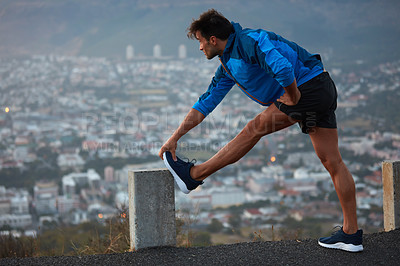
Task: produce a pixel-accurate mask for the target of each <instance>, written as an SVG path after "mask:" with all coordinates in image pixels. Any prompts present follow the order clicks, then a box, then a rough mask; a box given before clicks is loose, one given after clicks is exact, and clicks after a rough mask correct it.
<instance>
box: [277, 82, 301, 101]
mask: <svg viewBox="0 0 400 266" xmlns="http://www.w3.org/2000/svg"><path fill="white" fill-rule="evenodd" d="M284 89H285V93H284V94H283V95H282V96H281V97H280V98H279V99H277V101H278V102H281V103H284V104H286V105H296V104H297V103H298V102H299V100H300V97H301V93H300V91H299V89H298V88H297V83H296V79H295V80H294V81H293V83H292V84H290V85H289V86H287V87H284Z"/></svg>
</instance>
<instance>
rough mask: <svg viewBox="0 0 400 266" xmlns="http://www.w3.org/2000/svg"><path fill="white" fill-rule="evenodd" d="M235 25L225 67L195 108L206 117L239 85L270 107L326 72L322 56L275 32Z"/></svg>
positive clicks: (220, 69) (221, 66) (252, 97)
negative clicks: (294, 87)
mask: <svg viewBox="0 0 400 266" xmlns="http://www.w3.org/2000/svg"><path fill="white" fill-rule="evenodd" d="M232 25H233V27H234V29H235V32H234V33H232V34H231V35H230V36H229V38H228V42H227V44H226V46H225V50H224V52H223V54H222V56H220V60H221V65H220V66H219V67H218V69H217V71H216V72H215V75H214V77H213V79H212V81H211V84H210V86H209V87H208V89H207V91H206V92H205V93H204V94H203V95H201V96H200V98H199V99H198V101H197V102H196V103H195V104H194V105H193V108H194V109H196V110H198V111H199V112H201V113H202V114H203V115H205V116H207V115H208V114H209V113H211V112H212V111H213V110H214V109H215V107H216V106H217V105H218V104H219V103H220V102H221V101H222V99H223V98H224V97H225V95H226V94H227V93H228V92H229V91H230V89H231V88H232V87H233V85H235V84H237V85H238V87H239V88H240V89H241V90H242V91H243V92H244V93H245V94H246V95H247V96H248V97H250V98H251V99H252V100H254V101H256V102H257V103H259V104H261V105H264V106H269V105H270V104H271V103H273V102H274V101H275V100H276V99H278V98H279V97H280V96H282V95H283V93H284V92H285V90H284V88H283V87H287V86H289V85H290V84H292V83H293V81H294V80H295V79H296V82H297V86H300V85H301V84H303V83H305V82H307V81H309V80H310V79H312V78H313V77H315V76H317V75H319V74H320V73H322V72H323V69H324V67H323V65H322V62H321V58H320V56H319V55H318V54H310V53H309V52H307V51H306V50H305V49H304V48H302V47H300V46H299V45H297V44H296V43H294V42H290V41H288V40H286V39H284V38H282V37H281V36H279V35H277V34H275V33H273V32H270V31H265V30H262V29H258V30H253V29H242V27H241V26H240V25H239V24H238V23H233V22H232Z"/></svg>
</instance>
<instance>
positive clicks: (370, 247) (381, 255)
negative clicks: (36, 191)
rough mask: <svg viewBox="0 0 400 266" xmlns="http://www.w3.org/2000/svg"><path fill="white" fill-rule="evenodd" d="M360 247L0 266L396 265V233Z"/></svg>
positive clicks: (203, 251)
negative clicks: (355, 250)
mask: <svg viewBox="0 0 400 266" xmlns="http://www.w3.org/2000/svg"><path fill="white" fill-rule="evenodd" d="M363 245H364V251H363V252H360V253H350V252H346V251H341V250H333V249H326V248H323V247H320V246H319V245H318V243H317V240H315V239H305V240H289V241H276V242H250V243H239V244H232V245H220V246H211V247H198V248H176V247H159V248H147V249H142V250H139V251H137V252H131V253H121V254H110V255H91V256H82V257H72V256H71V257H68V256H63V257H39V258H7V259H1V260H0V265H13V266H15V265H400V229H396V230H393V231H391V232H380V233H374V234H369V235H364V239H363Z"/></svg>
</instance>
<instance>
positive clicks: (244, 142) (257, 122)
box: [190, 104, 296, 181]
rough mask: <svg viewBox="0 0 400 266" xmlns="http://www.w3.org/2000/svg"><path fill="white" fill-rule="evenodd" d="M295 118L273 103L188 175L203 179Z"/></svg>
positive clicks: (293, 121) (194, 167) (287, 125)
mask: <svg viewBox="0 0 400 266" xmlns="http://www.w3.org/2000/svg"><path fill="white" fill-rule="evenodd" d="M294 123H296V121H295V120H293V119H292V118H290V117H289V116H287V115H286V114H284V113H282V112H281V111H279V109H278V108H277V107H276V106H275V104H272V105H270V106H269V107H268V108H267V109H266V110H264V111H263V112H261V113H260V114H258V115H257V116H256V117H255V118H254V119H253V120H251V121H250V122H249V123H247V125H246V126H245V127H244V128H243V130H242V131H241V132H240V133H239V134H238V135H237V136H236V137H235V138H234V139H233V140H231V141H230V142H229V143H228V144H227V145H226V146H225V147H223V148H222V149H221V150H219V151H218V153H217V154H215V155H214V156H213V157H212V158H210V159H209V160H208V161H206V162H204V163H202V164H199V165H195V166H193V167H192V168H191V169H190V175H191V177H192V178H193V179H195V180H198V181H200V180H204V179H205V178H207V177H208V176H210V175H211V174H213V173H215V172H216V171H218V170H219V169H221V168H223V167H225V166H227V165H229V164H232V163H234V162H236V161H238V160H239V159H241V158H242V157H243V156H244V155H245V154H246V153H247V152H249V151H250V150H251V149H252V148H253V147H254V145H256V143H257V142H258V141H259V140H260V139H261V137H263V136H265V135H267V134H270V133H273V132H276V131H279V130H281V129H284V128H286V127H289V126H291V125H293V124H294Z"/></svg>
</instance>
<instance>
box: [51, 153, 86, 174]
mask: <svg viewBox="0 0 400 266" xmlns="http://www.w3.org/2000/svg"><path fill="white" fill-rule="evenodd" d="M57 164H58V166H59V167H60V168H61V170H62V171H64V170H68V169H70V168H72V169H77V170H79V169H82V168H83V166H84V165H85V161H84V160H83V159H82V157H81V156H79V154H60V155H59V156H58V158H57Z"/></svg>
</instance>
